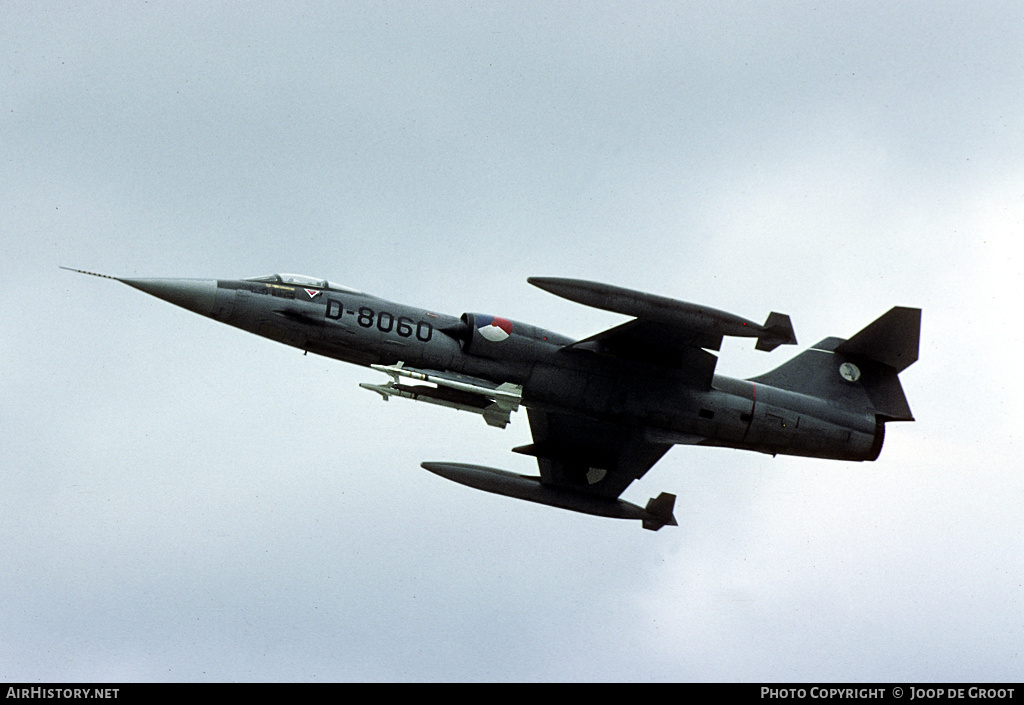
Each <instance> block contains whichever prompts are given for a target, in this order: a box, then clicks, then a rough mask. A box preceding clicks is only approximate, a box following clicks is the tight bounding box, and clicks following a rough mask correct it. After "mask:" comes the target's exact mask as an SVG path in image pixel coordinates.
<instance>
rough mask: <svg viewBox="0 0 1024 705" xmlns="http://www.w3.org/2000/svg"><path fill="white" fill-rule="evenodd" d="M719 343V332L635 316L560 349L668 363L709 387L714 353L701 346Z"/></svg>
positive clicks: (716, 346)
mask: <svg viewBox="0 0 1024 705" xmlns="http://www.w3.org/2000/svg"><path fill="white" fill-rule="evenodd" d="M721 345H722V336H721V334H719V335H717V336H715V335H714V334H710V333H707V332H704V331H699V330H697V331H695V330H693V329H690V328H687V327H685V326H678V325H671V324H668V323H661V322H659V321H651V320H645V319H642V318H637V319H634V320H632V321H629V322H628V323H623V324H622V325H621V326H616V327H615V328H609V329H608V330H606V331H602V332H600V333H598V334H597V335H592V336H590V337H589V338H584V339H583V340H580V341H578V342H575V343H572V344H571V345H567V346H566V347H565V348H563V349H564V350H581V351H590V352H595V353H598V354H603V355H611V356H613V357H617V358H619V359H622V360H627V361H630V362H638V363H641V364H646V365H657V366H659V367H668V368H671V369H674V370H679V371H680V372H683V373H684V375H685V376H686V377H688V378H689V380H690V382H691V383H692V384H693V386H694V387H697V388H700V389H710V387H711V378H712V377H713V376H714V374H715V365H716V364H717V363H718V357H717V356H716V355H714V354H712V353H710V352H708V351H707V350H706V349H705V348H709V349H711V350H718V349H719V348H720V347H721Z"/></svg>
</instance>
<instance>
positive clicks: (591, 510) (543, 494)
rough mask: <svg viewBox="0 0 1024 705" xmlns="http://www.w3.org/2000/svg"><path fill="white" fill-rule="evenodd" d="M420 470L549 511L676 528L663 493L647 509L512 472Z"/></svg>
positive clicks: (444, 466)
mask: <svg viewBox="0 0 1024 705" xmlns="http://www.w3.org/2000/svg"><path fill="white" fill-rule="evenodd" d="M421 466H422V467H423V468H424V469H425V470H429V471H430V472H432V473H434V474H435V475H440V476H441V477H443V478H445V479H447V480H452V481H453V482H458V483H459V484H461V485H466V486H467V487H472V488H474V489H478V490H483V491H484V492H491V493H493V494H500V495H503V496H505V497H514V498H516V499H525V500H526V501H528V502H536V503H537V504H546V505H548V506H550V507H558V508H560V509H568V510H570V511H573V512H580V513H582V514H593V515H595V516H602V517H610V518H612V519H635V520H639V521H641V522H643V527H644V528H645V529H648V530H650V531H657V530H658V529H660V528H661V527H663V526H678V524H677V523H676V518H675V516H673V514H672V509H673V507H674V506H675V501H676V497H675V495H673V494H669V493H667V492H662V493H661V494H660V495H658V497H657V498H652V499H651V500H649V501H648V502H647V506H646V507H638V506H637V505H635V504H632V503H631V502H627V501H625V500H622V499H606V498H603V497H596V496H594V495H588V494H583V493H581V492H573V491H571V490H563V489H559V488H557V487H552V486H550V485H545V484H543V483H542V482H541V479H540V478H539V477H535V476H530V475H517V474H516V473H513V472H508V471H506V470H498V469H496V468H488V467H484V466H482V465H469V464H466V463H438V462H426V463H422V465H421Z"/></svg>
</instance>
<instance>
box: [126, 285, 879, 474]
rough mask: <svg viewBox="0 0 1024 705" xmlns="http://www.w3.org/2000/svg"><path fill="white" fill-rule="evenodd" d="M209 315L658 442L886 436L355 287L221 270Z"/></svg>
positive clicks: (810, 409)
mask: <svg viewBox="0 0 1024 705" xmlns="http://www.w3.org/2000/svg"><path fill="white" fill-rule="evenodd" d="M141 281H151V280H141ZM207 281H208V280H207ZM127 283H129V284H131V283H132V282H131V281H130V280H129V281H128V282H127ZM138 288H143V290H146V289H145V288H144V287H138ZM151 293H152V292H151ZM208 315H211V317H213V318H215V319H216V320H219V321H221V322H223V323H227V324H229V325H232V326H236V327H238V328H241V329H243V330H247V331H249V332H252V333H256V334H257V335H261V336H264V337H266V338H269V339H271V340H275V341H277V342H281V343H285V344H287V345H291V346H294V347H296V348H301V349H303V350H307V351H309V352H312V353H316V354H319V355H324V356H327V357H331V358H334V359H338V360H342V361H345V362H351V363H354V364H359V365H367V366H368V365H371V364H377V365H393V364H396V363H404V364H405V365H406V366H409V367H414V368H421V369H427V370H438V371H448V372H452V373H457V374H462V375H467V376H470V377H474V378H480V379H485V380H489V381H491V382H494V383H495V384H501V383H509V382H510V383H513V384H516V385H520V386H521V387H522V403H523V405H524V406H526V407H528V408H530V409H538V410H542V411H547V412H564V413H569V414H574V415H580V416H585V417H592V418H594V419H600V420H606V421H613V422H615V423H617V424H620V425H624V426H628V427H631V428H635V429H638V430H640V431H642V433H643V434H644V435H645V437H646V438H647V439H648V440H650V441H655V442H660V443H667V444H701V445H713V446H724V447H729V448H738V449H744V450H754V451H759V452H762V453H771V454H777V453H781V454H790V455H805V456H813V457H820V458H832V459H841V460H873V459H875V458H876V457H877V456H878V453H879V451H880V449H881V446H882V439H883V435H884V425H883V423H882V421H881V420H879V419H878V415H877V413H876V411H875V410H873V409H872V408H870V407H869V406H862V407H860V408H856V407H855V408H849V407H848V406H846V405H837V404H835V403H832V401H831V400H829V399H825V398H820V397H816V396H812V395H808V394H805V393H800V392H796V391H791V390H789V389H782V388H777V387H773V386H771V385H769V384H765V383H760V382H757V381H754V380H740V379H733V378H729V377H724V376H722V375H717V374H716V375H714V376H713V378H712V381H711V384H710V386H709V387H707V386H704V387H698V386H694V383H693V380H692V375H690V374H689V372H688V371H687V370H686V369H674V368H672V367H665V366H660V365H659V366H652V365H648V364H643V363H642V362H631V361H623V360H621V359H619V358H616V357H611V356H607V355H601V354H594V353H591V352H584V351H576V350H572V349H567V346H568V345H570V344H572V343H573V342H574V341H573V340H572V339H570V338H567V337H565V336H562V335H559V334H557V333H553V332H551V331H547V330H543V329H540V328H537V327H535V326H532V325H529V324H526V323H520V322H517V321H509V323H510V324H511V329H512V330H511V333H510V334H509V335H508V337H507V338H506V339H503V340H501V341H497V342H495V341H492V340H490V339H488V338H487V337H485V336H484V335H482V334H481V333H480V331H479V330H478V329H477V326H476V322H477V320H476V319H477V316H476V314H465V315H464V316H462V317H461V318H458V317H455V316H451V315H445V314H439V313H435V312H432V311H428V310H425V309H421V308H416V307H412V306H407V305H404V304H399V303H394V302H391V301H386V300H384V299H381V298H378V297H375V296H371V295H368V294H365V293H362V292H357V291H346V290H336V289H330V288H320V287H303V286H297V285H292V284H286V283H274V282H260V281H249V280H218V281H217V282H216V294H215V300H214V306H213V310H212V311H211V312H210V313H209V314H208ZM821 352H822V354H831V353H830V352H828V351H821Z"/></svg>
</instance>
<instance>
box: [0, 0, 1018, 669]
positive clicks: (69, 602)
mask: <svg viewBox="0 0 1024 705" xmlns="http://www.w3.org/2000/svg"><path fill="white" fill-rule="evenodd" d="M1022 37H1024V7H1022V5H1021V4H1020V3H1019V2H966V1H965V2H941V1H940V2H933V1H930V2H902V3H893V2H889V1H886V2H856V3H852V2H851V3H820V2H778V3H772V2H714V3H709V2H681V1H676V2H666V3H660V2H639V3H634V2H586V3H577V2H551V1H545V2H536V3H532V2H515V3H498V2H484V3H481V2H472V3H470V2H461V3H460V2H445V3H434V2H365V3H353V2H346V3H313V2H287V3H241V2H173V3H172V2H149V3H141V2H95V3H76V2H72V3H68V2H60V3H58V2H38V1H35V0H33V1H32V2H20V1H12V0H8V1H5V2H3V3H2V4H0V87H2V90H0V262H2V265H3V269H2V272H3V276H2V278H0V292H2V295H3V302H4V303H3V307H2V309H0V354H2V357H0V365H2V373H0V395H2V401H3V403H2V404H0V566H2V569H0V598H2V599H0V680H8V681H11V680H13V681H37V680H38V681H111V680H113V681H132V680H143V681H151V680H170V681H235V680H239V681H251V680H258V681H263V680H268V681H277V680H282V681H307V680H308V681H320V680H328V681H350V680H383V681H393V680H425V681H429V680H569V681H576V680H614V681H650V680H667V681H677V680H699V681H719V680H728V681H749V680H781V681H802V680H824V681H830V680H839V681H897V682H900V681H963V680H968V681H973V680H980V681H1019V680H1020V675H1021V673H1022V672H1024V654H1022V649H1024V558H1022V557H1024V534H1022V529H1021V506H1022V505H1024V478H1022V472H1021V469H1022V462H1021V459H1020V456H1021V444H1022V440H1024V439H1022V431H1021V429H1022V428H1024V411H1022V406H1021V403H1020V400H1021V396H1022V393H1024V388H1022V387H1024V385H1022V382H1021V375H1020V371H1019V362H1018V361H1019V358H1020V355H1021V349H1022V347H1024V329H1022V326H1021V325H1020V323H1019V319H1018V318H1017V317H1018V315H1019V313H1020V309H1021V304H1022V302H1024V278H1022V270H1024V254H1022V247H1021V245H1020V238H1021V236H1022V235H1024V51H1022V46H1024V45H1022ZM58 265H66V266H71V267H79V268H83V269H90V270H93V271H100V272H106V273H110V274H114V275H119V276H143V277H146V276H155V277H159V276H170V277H219V278H235V277H245V276H255V275H259V274H267V273H271V272H275V271H284V272H300V273H305V274H309V275H315V276H319V277H323V278H329V279H332V280H334V281H338V282H343V283H345V284H348V285H350V286H353V287H356V288H359V289H363V290H366V291H369V292H372V293H374V294H377V295H379V296H383V297H385V298H389V299H392V300H399V301H404V302H408V303H412V304H417V305H421V306H424V307H430V308H435V309H437V310H441V311H445V312H447V313H453V314H459V313H461V312H463V311H479V312H490V313H493V314H497V315H503V316H508V317H511V318H515V319H517V320H522V321H529V322H531V323H535V324H537V325H540V326H543V327H545V328H550V329H553V330H556V331H559V332H562V333H565V334H568V335H573V336H577V337H584V336H587V335H590V334H592V333H595V332H597V331H599V330H601V329H603V328H606V327H609V326H611V325H614V324H616V323H619V322H620V321H621V320H622V319H621V317H616V316H614V315H612V314H607V313H604V312H600V311H595V310H590V309H586V308H584V307H581V306H578V305H575V304H572V303H570V302H568V301H564V300H560V299H557V298H555V297H553V296H550V295H548V294H546V293H544V292H542V291H540V290H538V289H535V288H533V287H530V286H528V285H527V284H526V278H527V277H528V276H531V275H543V276H568V277H582V278H587V279H595V280H599V281H606V282H610V283H614V284H618V285H621V286H627V287H631V288H637V289H642V290H645V291H651V292H655V293H658V294H662V295H666V296H671V297H674V298H678V299H683V300H688V301H695V302H698V303H703V304H707V305H710V306H714V307H716V308H720V309H724V310H728V311H732V312H735V313H737V314H739V315H742V316H744V317H747V318H752V319H758V320H761V319H763V317H764V316H765V315H767V313H768V312H769V311H772V310H775V311H782V312H785V313H788V314H790V315H791V316H792V319H793V322H794V325H795V328H796V332H797V336H798V338H799V339H800V342H801V344H802V345H807V344H812V343H814V342H816V341H817V340H820V339H821V338H824V337H826V336H828V335H840V336H844V337H845V336H849V335H851V334H852V333H854V332H856V331H857V330H858V329H860V328H861V327H862V326H864V325H865V324H867V323H868V322H870V321H871V320H873V319H874V318H875V317H877V316H878V315H880V314H881V313H883V312H885V311H886V310H888V309H889V307H891V306H893V305H904V306H916V307H921V308H922V309H923V310H924V316H923V337H922V344H921V358H920V361H919V362H918V363H917V364H915V365H914V366H913V367H911V368H909V369H908V370H907V371H906V372H905V373H904V374H903V376H902V379H903V382H904V387H905V389H906V391H907V395H908V397H909V399H910V402H911V407H912V408H913V410H914V413H915V415H916V416H917V419H918V420H917V422H916V423H910V424H892V425H890V427H889V432H888V438H887V441H886V445H885V448H884V449H883V451H882V455H881V457H880V459H879V460H878V461H877V462H875V463H867V464H856V463H837V462H827V461H818V460H809V459H800V458H784V457H777V458H772V457H769V456H763V455H760V454H749V453H741V452H739V451H730V450H716V449H695V448H686V447H679V448H675V449H673V450H672V451H671V452H670V453H669V454H668V455H667V456H666V457H665V458H664V459H663V460H662V461H661V463H659V464H658V465H657V466H656V467H655V468H654V469H653V470H652V471H651V472H650V473H648V475H647V476H646V477H645V478H643V480H642V481H640V482H638V483H635V484H634V485H633V486H631V487H630V488H629V490H627V493H626V495H625V497H626V499H629V500H631V501H634V502H638V503H642V502H645V501H646V499H647V498H648V497H650V496H655V495H656V494H657V493H658V492H661V491H668V492H674V493H676V494H678V496H679V500H678V503H677V510H676V515H677V517H678V518H679V524H680V526H679V527H678V528H666V529H664V530H662V531H659V532H658V533H651V532H645V531H642V530H641V529H640V528H639V526H637V525H636V524H634V523H627V522H616V521H610V520H606V519H599V518H595V517H589V516H584V515H577V514H572V513H569V512H562V511H559V510H556V509H551V508H548V507H542V506H536V505H531V504H528V503H525V502H516V501H514V500H510V499H505V498H502V497H496V496H493V495H487V494H484V493H479V492H474V491H472V490H469V489H467V488H465V487H461V486H458V485H455V484H452V483H448V482H446V481H444V480H442V479H440V478H437V477H435V476H433V475H431V474H429V473H427V472H425V471H424V470H422V469H420V467H419V463H420V462H421V461H423V460H458V461H463V462H473V463H480V464H484V465H490V466H493V467H500V468H506V469H510V470H516V471H520V472H524V473H527V472H533V471H534V470H535V467H534V465H533V464H532V463H531V461H530V459H529V458H525V457H523V456H518V455H515V454H512V453H509V452H508V451H509V449H510V448H511V447H513V446H515V445H519V444H522V443H526V442H528V439H529V432H528V431H529V429H528V424H527V423H526V417H525V415H523V414H518V415H516V416H515V417H514V419H513V424H512V425H511V426H510V427H509V428H508V429H507V430H505V431H501V430H498V429H494V428H490V427H487V426H486V425H485V424H483V423H482V422H481V420H480V419H479V418H478V417H476V416H473V415H470V414H463V413H457V412H454V411H448V410H444V409H435V408H433V407H427V406H424V405H419V404H414V403H411V402H403V401H402V400H397V401H393V402H391V403H389V404H387V405H386V406H385V405H384V404H382V403H381V401H380V399H379V398H378V397H376V396H375V395H373V394H372V393H370V392H367V391H365V390H362V389H360V388H359V387H358V383H359V382H364V381H381V379H382V378H381V376H380V375H379V374H378V373H374V372H372V371H370V370H366V369H361V368H358V367H353V366H348V365H344V364H341V363H338V362H334V361H331V360H327V359H324V358H319V357H315V356H306V357H304V356H303V355H302V354H301V352H299V351H296V350H294V349H291V348H286V347H283V346H280V345H277V344H275V343H272V342H269V341H267V340H264V339H261V338H258V337H255V336H251V335H249V334H246V333H243V332H241V331H238V330H235V329H232V328H229V327H226V326H222V325H219V324H217V323H215V322H213V321H211V320H208V319H204V318H202V317H200V316H197V315H195V314H193V313H190V312H188V311H185V310H183V309H177V308H174V307H172V306H170V305H168V304H166V303H164V302H162V301H159V300H157V299H154V298H152V297H148V296H146V295H144V294H142V293H140V292H137V291H135V290H132V289H130V288H128V287H126V286H123V285H120V284H118V283H116V282H110V281H103V280H99V279H93V278H88V277H83V276H81V275H78V274H73V273H70V272H65V271H62V270H60V269H58ZM793 354H794V350H793V349H792V348H780V349H779V350H776V351H775V352H772V353H770V354H765V353H760V352H756V351H754V350H753V348H752V346H750V345H747V344H746V343H745V342H744V341H736V340H727V341H726V344H725V346H724V349H723V351H722V355H721V359H720V362H719V366H718V371H719V372H720V373H724V374H729V375H731V376H751V375H754V374H759V373H761V372H764V371H766V370H768V369H771V368H772V367H775V366H776V365H778V364H781V362H783V361H785V360H786V359H788V358H789V357H790V356H792V355H793Z"/></svg>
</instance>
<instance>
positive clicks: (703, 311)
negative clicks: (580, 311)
mask: <svg viewBox="0 0 1024 705" xmlns="http://www.w3.org/2000/svg"><path fill="white" fill-rule="evenodd" d="M528 281H529V282H530V283H531V284H533V285H534V286H537V287H539V288H541V289H544V290H545V291H548V292H550V293H552V294H555V295H556V296H561V297H562V298H565V299H569V300H570V301H575V302H577V303H581V304H583V305H585V306H593V307H594V308H600V309H603V310H605V311H614V312H616V313H622V314H626V315H628V316H635V319H634V320H632V321H629V322H628V323H624V324H622V325H620V326H616V327H615V328H611V329H610V330H606V331H603V332H601V333H598V334H597V335H592V336H590V337H589V338H585V339H583V340H580V341H579V342H576V343H573V344H571V345H568V346H566V347H565V348H564V349H565V350H567V351H568V350H580V351H590V352H595V353H599V354H605V355H612V356H615V357H619V358H622V359H624V360H628V361H631V362H638V363H641V364H649V365H657V366H662V367H669V368H673V369H676V370H681V371H683V372H685V373H688V374H689V376H690V377H691V380H692V382H693V384H694V385H695V386H697V387H702V388H705V389H707V388H709V387H710V386H711V378H712V377H713V376H714V372H715V364H716V363H717V362H718V358H717V357H716V356H715V355H713V354H712V353H709V352H708V350H719V349H720V348H721V346H722V338H723V336H726V335H730V336H740V337H748V338H757V345H756V348H757V349H758V350H765V351H769V350H774V349H775V348H776V347H777V346H779V345H787V344H793V343H796V336H795V335H794V334H793V326H792V324H791V323H790V320H789V316H785V315H783V314H780V313H774V312H773V313H772V314H770V315H769V316H768V319H767V320H766V321H765V323H764V325H760V324H758V323H754V322H753V321H749V320H747V319H745V318H741V317H739V316H736V315H734V314H731V313H727V312H725V311H719V310H718V309H714V308H711V307H709V306H701V305H699V304H692V303H687V302H685V301H676V300H675V299H669V298H666V297H664V296H658V295H656V294H647V293H644V292H642V291H633V290H631V289H624V288H622V287H618V286H612V285H610V284H601V283H598V282H589V281H583V280H579V279H560V278H554V277H530V279H528Z"/></svg>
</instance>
